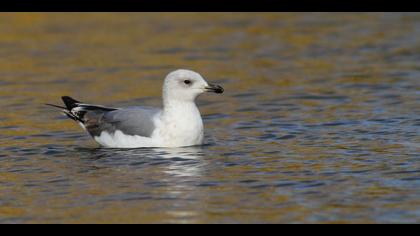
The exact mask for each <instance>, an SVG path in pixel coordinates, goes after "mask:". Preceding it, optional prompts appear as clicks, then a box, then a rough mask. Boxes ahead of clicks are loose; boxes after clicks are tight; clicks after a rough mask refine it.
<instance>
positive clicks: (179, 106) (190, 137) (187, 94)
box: [46, 69, 224, 148]
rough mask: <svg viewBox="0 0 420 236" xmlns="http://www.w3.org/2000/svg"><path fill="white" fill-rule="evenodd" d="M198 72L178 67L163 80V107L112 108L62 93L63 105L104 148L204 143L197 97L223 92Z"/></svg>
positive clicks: (183, 145)
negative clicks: (80, 100) (206, 93)
mask: <svg viewBox="0 0 420 236" xmlns="http://www.w3.org/2000/svg"><path fill="white" fill-rule="evenodd" d="M223 91H224V90H223V88H222V87H221V86H219V85H214V84H210V83H207V82H206V80H205V79H204V78H203V77H202V76H201V75H200V74H199V73H197V72H194V71H191V70H185V69H179V70H176V71H173V72H171V73H169V74H168V75H167V76H166V78H165V80H164V83H163V89H162V92H163V93H162V98H163V103H162V104H163V107H162V108H152V107H144V106H134V107H127V108H113V107H105V106H101V105H93V104H86V103H82V102H79V101H77V100H75V99H73V98H71V97H69V96H63V97H62V100H63V102H64V104H65V107H64V106H58V105H54V104H46V105H49V106H53V107H56V108H60V109H62V112H63V113H64V114H65V115H67V116H68V117H69V118H70V119H72V120H74V121H76V122H78V123H79V124H80V126H81V127H82V128H83V129H84V130H86V131H87V132H88V133H89V134H90V135H91V136H92V138H93V139H94V140H95V141H96V142H97V143H99V144H100V145H101V146H103V147H107V148H140V147H186V146H195V145H201V144H203V139H204V127H203V120H202V119H201V114H200V111H199V110H198V108H197V105H196V104H195V100H196V98H197V97H198V96H199V95H200V94H202V93H204V92H214V93H223Z"/></svg>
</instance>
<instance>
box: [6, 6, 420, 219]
mask: <svg viewBox="0 0 420 236" xmlns="http://www.w3.org/2000/svg"><path fill="white" fill-rule="evenodd" d="M419 39H420V15H419V14H395V13H394V14H379V13H375V14H360V13H357V14H355V13H347V14H320V13H316V14H310V13H305V14H303V13H302V14H284V13H264V14H254V13H246V14H245V13H244V14H239V13H229V14H222V13H218V14H211V13H183V14H176V13H167V14H160V13H142V14H140V13H138V14H137V13H125V14H105V13H94V14H70V13H68V14H51V13H48V14H7V13H3V14H0V106H1V108H2V112H1V114H0V131H1V132H0V137H1V139H0V223H88V222H89V223H121V222H126V223H151V222H153V223H156V222H157V223H326V222H335V223H339V222H343V223H359V222H364V223H388V222H390V223H419V222H420V162H419V151H420V137H419V131H420V117H419V114H420V104H419V101H420V72H419V71H420V70H419V69H420V41H419ZM178 68H186V69H193V70H196V71H198V72H200V73H201V74H202V75H203V76H204V77H205V78H206V79H207V80H208V81H211V82H215V83H219V84H222V85H223V87H224V88H225V91H226V92H225V93H224V94H222V95H221V96H217V95H213V94H206V95H203V96H201V97H200V98H199V101H198V104H199V106H200V110H201V113H202V114H203V117H204V122H205V128H206V144H205V145H203V146H201V147H188V148H175V149H165V148H155V149H153V148H152V149H150V148H149V149H131V150H123V149H121V150H120V149H113V150H111V149H103V148H99V147H98V146H97V144H95V142H93V141H92V140H91V139H90V137H89V136H88V135H86V134H85V133H83V131H82V130H81V129H80V127H79V126H78V125H77V124H75V123H73V122H72V121H70V120H68V119H67V118H66V117H63V116H62V115H60V114H59V113H57V112H56V111H54V110H52V109H50V108H49V107H45V106H43V105H42V104H43V103H59V102H60V101H59V97H60V96H62V95H71V96H73V97H75V98H77V99H80V100H82V101H86V102H89V103H98V104H104V105H110V106H129V105H150V106H160V93H161V85H162V79H163V77H164V76H165V75H166V74H167V73H169V72H170V71H171V70H174V69H178Z"/></svg>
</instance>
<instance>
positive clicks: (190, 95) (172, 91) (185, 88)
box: [163, 69, 223, 102]
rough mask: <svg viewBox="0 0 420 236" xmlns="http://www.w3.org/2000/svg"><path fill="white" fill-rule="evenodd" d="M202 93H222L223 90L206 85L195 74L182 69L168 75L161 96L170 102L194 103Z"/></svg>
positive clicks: (201, 78)
mask: <svg viewBox="0 0 420 236" xmlns="http://www.w3.org/2000/svg"><path fill="white" fill-rule="evenodd" d="M204 92H214V93H223V88H222V87H221V86H219V85H214V84H209V83H207V81H206V80H205V79H204V78H203V77H202V76H201V75H200V74H199V73H197V72H194V71H191V70H184V69H180V70H176V71H173V72H171V73H169V74H168V75H167V76H166V78H165V82H164V84H163V96H164V98H167V99H170V100H178V101H187V102H188V101H194V100H195V99H196V98H197V97H198V96H199V95H200V94H202V93H204Z"/></svg>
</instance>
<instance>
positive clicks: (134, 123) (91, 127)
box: [84, 107, 160, 137]
mask: <svg viewBox="0 0 420 236" xmlns="http://www.w3.org/2000/svg"><path fill="white" fill-rule="evenodd" d="M159 112H160V110H159V109H156V108H148V107H129V108H123V109H116V110H112V111H106V112H104V111H102V112H100V111H91V112H86V114H85V116H84V121H85V122H84V125H85V127H86V129H87V131H88V132H89V133H90V134H91V135H92V136H100V134H101V133H102V131H106V132H108V133H110V134H113V133H115V132H116V131H117V130H119V131H121V132H123V133H124V134H127V135H139V136H143V137H150V136H151V135H152V133H153V131H154V129H155V125H154V123H153V118H154V116H155V115H157V114H158V113H159Z"/></svg>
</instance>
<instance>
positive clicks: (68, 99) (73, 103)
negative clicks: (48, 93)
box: [61, 96, 80, 111]
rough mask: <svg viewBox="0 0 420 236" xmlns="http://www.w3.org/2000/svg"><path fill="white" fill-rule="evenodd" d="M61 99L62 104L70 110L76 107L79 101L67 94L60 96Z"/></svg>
mask: <svg viewBox="0 0 420 236" xmlns="http://www.w3.org/2000/svg"><path fill="white" fill-rule="evenodd" d="M61 99H62V100H63V102H64V104H65V105H66V107H67V109H68V110H69V111H70V110H71V109H73V108H75V107H77V104H79V103H80V102H79V101H77V100H75V99H73V98H71V97H69V96H62V97H61Z"/></svg>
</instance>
